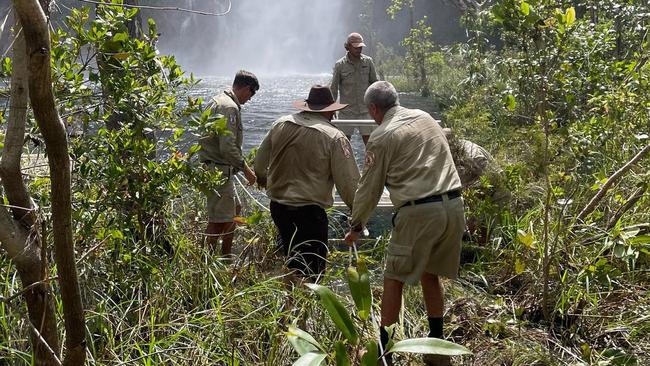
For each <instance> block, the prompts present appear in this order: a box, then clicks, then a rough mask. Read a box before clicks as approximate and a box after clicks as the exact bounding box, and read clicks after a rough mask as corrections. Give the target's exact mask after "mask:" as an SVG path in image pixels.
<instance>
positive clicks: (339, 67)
mask: <svg viewBox="0 0 650 366" xmlns="http://www.w3.org/2000/svg"><path fill="white" fill-rule="evenodd" d="M343 46H344V47H345V49H346V50H347V53H346V54H345V56H343V57H342V58H341V59H339V60H338V61H337V62H336V64H335V65H334V71H333V72H332V82H331V84H330V89H331V90H332V96H333V97H334V100H336V98H337V97H339V94H340V97H339V100H340V102H341V103H345V104H348V107H347V108H346V109H344V110H342V111H340V112H339V113H338V119H370V115H369V114H368V110H367V108H366V105H365V103H364V102H363V94H364V93H365V92H366V89H367V88H368V86H370V84H372V83H374V82H375V81H377V80H378V79H377V72H376V71H375V64H374V63H373V62H372V58H370V57H368V56H366V55H364V54H362V53H361V51H362V50H363V47H365V46H366V44H365V43H363V37H362V36H361V34H359V33H350V35H348V38H347V40H346V42H345V44H344V45H343ZM339 129H341V131H342V132H343V133H344V134H345V135H346V136H347V137H348V140H349V139H350V137H351V136H352V133H353V132H354V127H339ZM373 129H374V127H366V126H362V127H359V133H360V134H361V137H362V138H363V143H364V144H366V143H367V142H368V138H369V137H370V133H371V132H372V130H373Z"/></svg>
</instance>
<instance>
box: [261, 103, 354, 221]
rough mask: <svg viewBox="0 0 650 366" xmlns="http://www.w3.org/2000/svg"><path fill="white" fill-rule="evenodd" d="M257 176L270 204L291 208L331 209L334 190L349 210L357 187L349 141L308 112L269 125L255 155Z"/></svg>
mask: <svg viewBox="0 0 650 366" xmlns="http://www.w3.org/2000/svg"><path fill="white" fill-rule="evenodd" d="M255 174H256V175H257V178H258V181H259V182H261V183H264V182H265V181H266V183H267V184H266V186H267V195H268V196H269V198H270V199H271V200H273V201H276V202H279V203H282V204H285V205H290V206H305V205H313V204H316V205H318V206H320V207H322V208H328V207H331V206H332V205H333V203H334V190H333V188H334V185H336V189H337V190H338V192H339V194H340V195H341V198H342V199H343V202H345V204H346V205H348V207H352V201H353V200H354V192H355V190H356V189H357V183H358V182H359V169H358V168H357V164H356V162H355V160H354V154H353V153H352V146H351V145H350V141H348V139H347V138H346V137H345V135H343V133H342V132H341V131H339V130H338V129H337V128H336V127H334V125H332V124H331V123H330V122H329V121H328V120H327V119H326V118H325V117H323V116H322V115H321V114H319V113H309V112H301V113H296V114H293V115H289V116H284V117H281V118H279V119H278V120H277V121H275V122H274V123H273V126H272V127H271V130H270V131H269V133H268V134H267V135H266V137H264V140H263V141H262V144H261V145H260V146H259V148H258V150H257V156H256V157H255Z"/></svg>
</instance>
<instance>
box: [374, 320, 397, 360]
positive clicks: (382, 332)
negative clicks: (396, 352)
mask: <svg viewBox="0 0 650 366" xmlns="http://www.w3.org/2000/svg"><path fill="white" fill-rule="evenodd" d="M389 340H390V337H388V332H387V331H386V328H384V327H379V341H380V342H381V347H379V350H378V352H377V353H378V354H379V356H380V357H379V360H378V361H377V366H386V365H387V366H393V354H392V353H386V354H385V355H384V356H383V357H381V355H382V351H383V352H385V351H386V346H387V345H388V341H389ZM384 360H386V363H385V364H384Z"/></svg>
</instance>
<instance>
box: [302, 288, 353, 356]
mask: <svg viewBox="0 0 650 366" xmlns="http://www.w3.org/2000/svg"><path fill="white" fill-rule="evenodd" d="M307 287H309V288H310V289H312V290H313V291H314V292H316V293H317V294H318V296H319V297H320V302H321V304H322V305H323V307H325V309H326V310H327V313H328V314H329V316H330V318H332V321H333V322H334V324H335V325H336V327H337V328H338V329H339V330H340V331H341V333H343V336H344V337H345V338H346V339H347V340H348V342H350V343H351V344H357V342H358V341H359V335H358V334H357V330H356V329H355V327H354V323H352V319H350V314H348V312H347V310H345V307H344V306H343V304H341V302H340V301H339V299H338V298H336V295H335V294H334V293H333V292H332V290H330V289H329V288H327V287H325V286H321V285H317V284H315V283H308V284H307Z"/></svg>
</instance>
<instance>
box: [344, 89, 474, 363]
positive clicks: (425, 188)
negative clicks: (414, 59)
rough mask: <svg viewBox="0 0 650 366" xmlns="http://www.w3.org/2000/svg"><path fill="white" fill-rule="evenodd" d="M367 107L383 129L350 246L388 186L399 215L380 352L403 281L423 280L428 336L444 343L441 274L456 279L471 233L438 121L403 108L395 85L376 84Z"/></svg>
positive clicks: (370, 149)
mask: <svg viewBox="0 0 650 366" xmlns="http://www.w3.org/2000/svg"><path fill="white" fill-rule="evenodd" d="M365 102H366V104H367V105H368V111H369V113H370V115H371V116H372V117H373V119H374V120H375V122H377V123H378V124H379V127H378V128H377V129H376V130H375V131H373V133H372V135H371V136H370V140H369V141H368V145H367V148H366V161H365V167H364V171H363V175H362V177H361V180H360V182H359V188H358V189H357V192H356V195H355V197H354V204H353V207H352V219H351V226H352V227H351V229H350V232H348V234H347V235H346V238H345V240H346V242H347V243H348V244H349V245H352V243H353V242H355V241H356V240H357V239H358V238H359V232H360V231H361V230H362V228H363V226H364V225H365V224H366V222H367V221H368V217H369V216H370V214H371V213H372V211H373V210H374V208H375V207H376V205H377V202H378V201H379V199H380V197H381V194H382V191H383V189H384V186H385V187H386V188H387V189H388V192H389V193H390V199H391V201H392V203H393V206H394V207H395V209H396V212H395V215H394V216H393V232H392V235H391V239H390V242H389V244H388V248H387V255H386V269H385V271H384V294H383V298H382V304H381V328H380V331H381V341H382V342H381V343H382V347H385V345H386V344H387V342H388V334H387V332H386V330H385V327H386V326H389V325H392V324H393V323H395V322H397V319H398V314H399V309H400V307H401V298H402V289H403V286H404V283H407V284H414V283H417V282H418V281H419V282H420V284H421V285H422V292H423V294H424V301H425V304H426V309H427V314H428V317H429V318H428V320H429V327H430V333H429V336H430V337H437V338H442V314H443V308H444V306H443V290H442V286H441V283H440V279H439V276H445V277H448V278H452V279H455V278H456V276H457V274H458V266H459V262H460V249H461V238H462V236H463V230H464V227H465V218H464V213H463V199H462V198H461V183H460V178H459V177H458V173H457V172H456V168H455V166H454V161H453V159H452V157H451V153H450V151H449V145H448V144H447V140H446V139H445V136H444V134H443V132H442V129H441V128H440V126H439V125H438V123H437V122H436V121H435V120H434V119H433V118H432V117H431V116H430V115H429V114H427V113H425V112H423V111H420V110H415V109H406V108H403V107H401V106H399V101H398V97H397V91H396V90H395V88H394V87H393V85H391V84H390V83H388V82H386V81H378V82H376V83H374V84H372V85H371V86H370V87H369V88H368V90H367V91H366V94H365ZM387 362H391V361H390V360H387ZM425 362H427V364H429V365H449V364H450V361H449V357H443V356H434V355H427V357H426V358H425Z"/></svg>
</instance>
